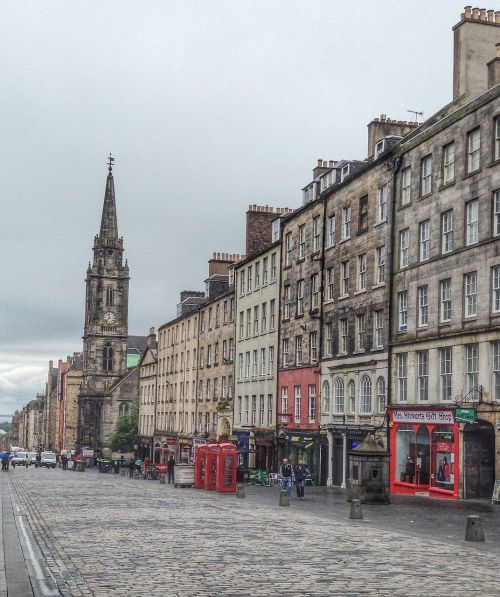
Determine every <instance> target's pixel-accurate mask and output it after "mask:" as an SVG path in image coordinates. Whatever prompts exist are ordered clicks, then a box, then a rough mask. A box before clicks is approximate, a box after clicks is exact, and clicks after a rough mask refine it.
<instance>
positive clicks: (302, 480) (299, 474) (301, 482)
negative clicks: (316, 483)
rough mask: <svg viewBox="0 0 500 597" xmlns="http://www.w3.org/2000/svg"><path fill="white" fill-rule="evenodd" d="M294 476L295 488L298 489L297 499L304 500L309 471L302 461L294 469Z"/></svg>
mask: <svg viewBox="0 0 500 597" xmlns="http://www.w3.org/2000/svg"><path fill="white" fill-rule="evenodd" d="M293 475H294V477H295V486H296V488H297V499H298V500H303V499H304V486H305V484H306V479H307V476H308V475H309V470H308V469H307V466H306V465H305V464H304V462H303V461H302V460H299V462H298V464H296V465H295V466H294V467H293Z"/></svg>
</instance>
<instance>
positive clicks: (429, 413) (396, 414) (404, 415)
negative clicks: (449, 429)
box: [392, 410, 455, 425]
mask: <svg viewBox="0 0 500 597" xmlns="http://www.w3.org/2000/svg"><path fill="white" fill-rule="evenodd" d="M392 420H393V421H394V422H395V423H434V424H438V425H439V424H441V425H453V423H454V422H455V417H454V416H453V411H451V410H393V411H392Z"/></svg>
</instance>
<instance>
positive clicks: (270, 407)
mask: <svg viewBox="0 0 500 597" xmlns="http://www.w3.org/2000/svg"><path fill="white" fill-rule="evenodd" d="M273 410H274V409H273V395H272V394H268V395H267V424H268V425H272V424H273Z"/></svg>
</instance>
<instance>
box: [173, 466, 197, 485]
mask: <svg viewBox="0 0 500 597" xmlns="http://www.w3.org/2000/svg"><path fill="white" fill-rule="evenodd" d="M174 479H175V482H174V487H192V486H193V484H194V464H176V465H175V469H174Z"/></svg>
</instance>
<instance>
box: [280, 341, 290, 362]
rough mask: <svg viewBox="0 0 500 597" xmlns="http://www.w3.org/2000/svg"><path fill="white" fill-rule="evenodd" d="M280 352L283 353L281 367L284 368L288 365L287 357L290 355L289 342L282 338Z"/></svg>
mask: <svg viewBox="0 0 500 597" xmlns="http://www.w3.org/2000/svg"><path fill="white" fill-rule="evenodd" d="M281 352H282V353H283V367H286V366H287V365H288V355H289V353H290V340H289V339H288V338H283V342H282V351H281Z"/></svg>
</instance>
